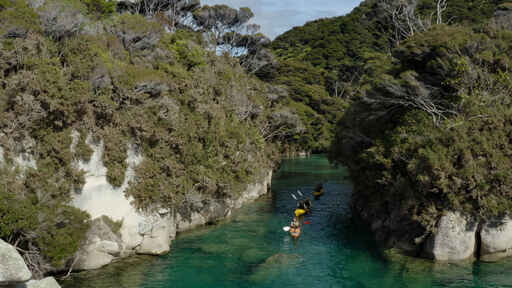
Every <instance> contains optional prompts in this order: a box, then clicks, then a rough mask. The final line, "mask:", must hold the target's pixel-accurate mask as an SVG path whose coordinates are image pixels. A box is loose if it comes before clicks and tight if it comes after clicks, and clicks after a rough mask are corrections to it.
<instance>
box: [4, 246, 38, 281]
mask: <svg viewBox="0 0 512 288" xmlns="http://www.w3.org/2000/svg"><path fill="white" fill-rule="evenodd" d="M30 278H32V273H30V271H29V270H28V268H27V265H25V261H23V258H22V257H21V255H20V254H19V253H18V251H16V248H14V247H13V246H11V245H9V244H8V243H7V242H5V241H3V240H2V239H0V285H7V284H13V283H19V282H26V281H28V280H30Z"/></svg>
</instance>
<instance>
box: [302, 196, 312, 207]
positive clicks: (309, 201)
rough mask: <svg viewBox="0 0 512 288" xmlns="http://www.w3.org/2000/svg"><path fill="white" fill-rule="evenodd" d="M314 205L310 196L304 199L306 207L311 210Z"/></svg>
mask: <svg viewBox="0 0 512 288" xmlns="http://www.w3.org/2000/svg"><path fill="white" fill-rule="evenodd" d="M312 206H313V203H311V199H309V197H306V200H305V201H304V207H305V208H306V210H311V207H312Z"/></svg>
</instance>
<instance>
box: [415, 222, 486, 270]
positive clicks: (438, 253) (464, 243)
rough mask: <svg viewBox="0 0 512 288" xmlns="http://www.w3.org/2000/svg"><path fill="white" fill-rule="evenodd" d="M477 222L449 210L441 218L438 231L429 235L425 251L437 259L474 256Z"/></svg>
mask: <svg viewBox="0 0 512 288" xmlns="http://www.w3.org/2000/svg"><path fill="white" fill-rule="evenodd" d="M477 227H478V225H477V223H476V221H474V219H472V218H468V217H463V216H461V215H460V213H454V212H448V213H446V214H445V215H444V216H442V217H441V220H439V224H438V226H437V232H436V233H435V234H434V235H432V236H431V237H429V239H428V240H427V242H426V245H425V250H424V253H425V254H426V256H427V257H429V258H432V259H434V260H437V261H460V260H466V259H471V258H473V257H474V254H475V248H476V232H477Z"/></svg>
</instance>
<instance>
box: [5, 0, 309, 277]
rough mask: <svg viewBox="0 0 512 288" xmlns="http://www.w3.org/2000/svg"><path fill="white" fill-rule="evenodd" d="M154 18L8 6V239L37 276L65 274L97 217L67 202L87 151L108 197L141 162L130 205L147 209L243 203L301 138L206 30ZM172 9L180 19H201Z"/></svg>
mask: <svg viewBox="0 0 512 288" xmlns="http://www.w3.org/2000/svg"><path fill="white" fill-rule="evenodd" d="M175 2H176V3H174V4H176V5H178V4H179V2H182V1H175ZM139 4H140V3H139ZM148 7H149V6H148ZM148 7H146V8H145V9H146V10H144V9H142V8H141V6H136V7H124V6H122V5H116V4H115V2H112V1H101V0H90V1H89V0H87V1H78V0H76V1H60V0H47V1H28V2H26V1H24V0H12V1H11V0H5V1H1V2H0V37H1V38H0V109H1V113H0V143H1V145H0V147H2V149H1V150H0V152H2V155H1V157H0V161H1V162H2V163H0V164H1V167H2V168H1V170H0V176H1V177H0V178H1V180H0V181H1V182H2V183H1V184H2V185H0V199H1V200H0V237H1V238H2V239H5V240H6V241H8V242H9V243H10V244H12V245H14V246H16V247H17V248H18V249H19V251H20V252H21V253H22V254H23V257H24V258H25V260H26V262H27V263H28V265H29V267H30V268H31V270H32V271H34V273H35V275H41V274H44V273H47V272H50V271H58V270H62V269H64V268H66V267H67V266H68V265H69V264H70V262H72V261H73V257H74V255H75V252H76V251H77V249H78V247H79V246H80V244H81V242H82V241H83V240H84V239H85V238H84V237H85V234H86V232H87V230H88V227H89V224H90V221H89V216H88V215H87V213H85V212H83V211H80V210H79V209H77V208H74V207H72V206H71V205H70V201H71V199H72V193H73V192H80V189H81V187H82V185H83V184H84V181H85V177H84V176H85V175H84V174H83V171H82V170H80V169H79V165H78V163H79V162H80V161H82V162H86V161H88V160H89V159H90V157H91V155H92V149H91V148H90V147H89V145H88V144H87V143H96V144H102V145H103V146H104V153H103V159H102V160H103V163H104V164H105V166H106V167H107V175H106V177H107V180H108V181H109V183H110V184H111V185H112V186H113V187H120V186H121V185H122V184H123V183H125V176H126V175H125V172H126V169H127V162H126V159H127V152H128V150H129V149H135V152H136V153H139V154H141V155H142V156H143V159H144V160H143V161H142V163H141V164H140V165H138V166H137V167H136V169H135V177H134V179H133V181H132V182H131V183H129V184H130V185H129V188H128V189H127V190H126V192H125V194H126V196H127V197H132V198H133V199H134V200H133V205H134V206H135V207H137V208H138V209H140V210H142V211H151V210H155V209H159V208H172V207H175V206H177V205H180V204H181V203H182V201H183V200H184V197H185V195H187V194H188V193H199V194H203V195H210V197H213V198H229V197H237V195H238V194H239V193H240V192H241V191H242V190H243V189H245V186H246V185H247V183H252V182H255V181H257V180H260V179H261V178H262V177H263V176H264V174H265V175H266V172H267V170H268V169H270V168H271V167H272V166H273V165H274V162H275V161H276V160H277V157H278V156H279V148H278V146H277V145H276V143H277V142H278V141H279V139H281V138H282V137H283V135H288V134H294V133H300V129H301V128H300V127H301V123H300V121H299V119H298V117H297V116H296V115H295V114H294V111H293V110H292V109H290V108H289V107H286V106H284V104H283V103H282V98H285V97H286V96H287V94H286V93H287V92H286V90H284V89H282V88H281V87H277V86H273V85H270V84H266V83H263V82H261V81H260V80H258V79H257V78H256V77H253V76H250V75H248V74H247V73H246V72H245V70H244V68H243V67H241V66H240V63H239V60H238V59H236V58H233V57H231V56H230V55H229V54H224V55H217V53H216V51H215V49H212V46H211V43H209V42H208V40H207V38H205V37H203V30H201V29H210V27H204V28H201V27H192V28H191V27H189V26H186V25H185V24H186V23H185V24H183V22H180V23H178V22H174V23H171V22H172V21H171V22H169V21H170V20H169V19H171V20H173V19H174V20H176V19H178V18H172V17H171V18H169V17H170V16H166V15H164V14H163V12H162V11H159V10H158V9H156V8H155V9H156V10H151V11H149V10H147V9H149V8H148ZM176 7H178V8H179V9H182V10H179V11H178V10H175V11H174V12H176V13H177V14H174V15H178V14H179V19H180V21H182V20H183V21H185V20H190V18H191V17H188V18H187V17H185V16H184V15H183V14H187V13H189V14H190V13H191V10H193V9H198V8H199V6H198V5H192V6H190V5H189V6H186V5H185V6H179V5H178V6H176ZM136 8H137V9H138V10H136ZM162 9H163V8H162ZM223 9H227V8H225V7H224V8H223ZM125 11H136V12H137V13H127V12H125ZM198 11H201V10H198ZM223 11H224V10H223ZM178 12H179V13H178ZM249 12H250V11H247V10H240V12H239V14H237V15H240V13H241V14H243V15H245V16H244V17H246V18H247V19H245V18H244V20H240V21H245V22H246V21H247V20H248V18H250V17H251V15H252V14H251V13H249ZM141 13H142V14H141ZM180 13H181V14H180ZM150 14H151V15H150ZM184 19H185V20H184ZM168 20H169V21H168ZM170 23H171V24H172V25H174V26H172V27H171V26H170V25H171V24H170ZM178 24H179V25H178ZM237 25H238V24H237ZM171 28H172V29H173V31H171V32H169V29H171ZM166 29H167V32H166Z"/></svg>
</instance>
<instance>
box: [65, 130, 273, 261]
mask: <svg viewBox="0 0 512 288" xmlns="http://www.w3.org/2000/svg"><path fill="white" fill-rule="evenodd" d="M87 143H88V144H89V145H90V147H91V148H92V150H93V151H94V152H93V154H92V156H91V158H90V160H89V161H88V162H80V163H77V165H79V166H80V168H81V169H82V170H83V171H85V173H86V174H85V175H86V176H85V185H84V186H83V189H82V190H81V191H79V193H75V194H74V196H73V202H72V203H73V205H74V206H75V207H77V208H80V209H81V210H84V211H87V212H88V213H89V214H90V215H91V218H92V219H93V221H92V226H91V228H90V229H89V231H88V233H87V240H86V242H85V245H83V246H82V247H81V249H80V251H79V252H78V253H79V257H78V258H77V261H76V262H75V264H74V265H73V269H75V270H89V269H97V268H100V267H102V266H104V265H106V264H109V263H110V262H112V261H113V260H114V259H116V258H120V257H126V256H129V255H132V254H149V255H162V254H165V253H167V252H169V247H170V244H171V241H172V240H173V239H174V238H175V236H176V233H177V232H181V231H185V230H189V229H192V228H194V227H197V226H200V225H205V224H208V223H215V222H216V221H217V220H220V219H222V218H225V217H227V216H229V215H230V214H231V211H232V210H233V209H236V208H240V207H241V206H242V205H243V204H244V203H246V202H248V201H251V200H254V199H257V198H258V197H260V196H262V195H264V194H266V193H267V191H268V189H269V187H270V183H271V179H272V171H267V174H266V175H264V176H263V177H262V178H261V180H260V181H259V182H257V183H253V184H249V185H247V188H246V189H245V191H243V192H242V193H241V194H240V195H239V196H238V197H229V198H213V197H211V196H204V195H201V194H192V195H187V197H186V198H185V199H184V201H183V202H182V204H181V205H180V206H178V207H175V208H173V209H169V208H155V209H153V210H152V211H150V212H143V211H138V210H137V209H136V208H135V207H134V206H133V205H132V203H131V202H132V201H133V199H131V198H130V197H126V196H125V194H124V191H125V189H126V188H127V187H128V185H129V183H130V181H132V179H133V169H134V168H135V167H136V165H138V164H139V163H140V162H141V161H142V160H143V155H140V154H138V153H137V152H136V149H135V147H130V149H128V153H127V154H128V155H127V158H126V162H127V170H126V174H125V175H126V177H125V180H124V183H123V185H121V187H119V188H115V187H112V185H110V184H109V183H108V181H107V178H106V168H105V166H104V164H103V162H102V160H101V159H102V154H103V144H102V143H101V142H100V143H93V142H92V140H91V139H90V138H89V139H88V140H87Z"/></svg>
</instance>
